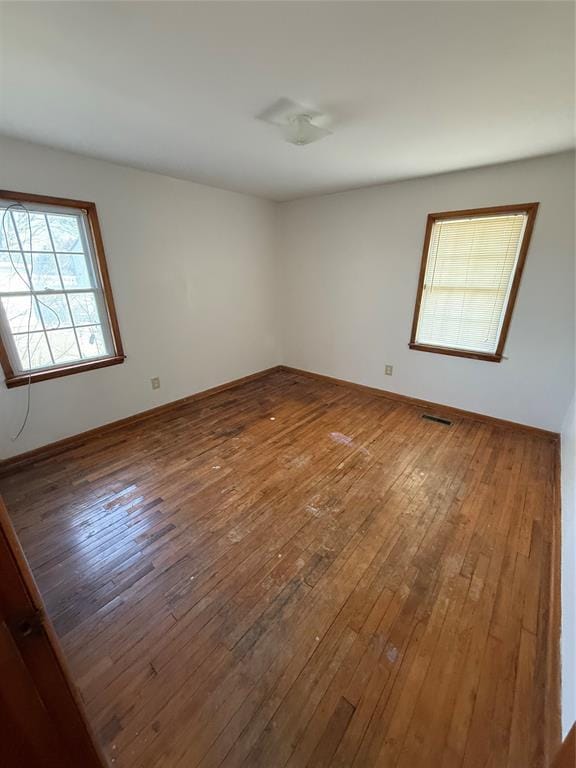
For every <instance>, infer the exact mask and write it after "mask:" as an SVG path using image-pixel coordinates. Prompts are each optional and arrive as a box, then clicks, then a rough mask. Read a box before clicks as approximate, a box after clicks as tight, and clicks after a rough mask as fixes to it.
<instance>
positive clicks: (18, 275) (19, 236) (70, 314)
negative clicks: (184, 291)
mask: <svg viewBox="0 0 576 768" xmlns="http://www.w3.org/2000/svg"><path fill="white" fill-rule="evenodd" d="M9 194H10V193H7V194H6V196H3V197H2V198H1V199H0V331H1V336H2V341H3V346H4V349H3V355H2V357H3V360H2V362H3V365H4V368H5V372H6V377H7V383H8V385H9V386H10V381H11V380H16V379H18V377H29V376H30V375H32V377H33V378H34V380H36V379H40V378H47V377H49V376H54V375H58V371H61V370H62V371H64V370H65V371H66V372H72V371H73V370H74V369H75V368H76V369H77V370H86V369H88V368H89V367H99V366H101V365H103V364H106V363H107V362H108V361H115V362H121V360H122V359H123V355H122V353H121V346H120V342H119V337H117V332H116V337H115V334H114V328H113V327H112V324H111V320H112V318H115V316H114V315H113V314H112V313H113V306H111V305H112V299H111V293H110V290H109V285H106V284H105V281H104V280H103V277H105V278H106V276H105V275H103V274H102V266H104V270H105V264H104V263H103V258H104V257H103V253H98V252H97V250H96V249H97V245H98V244H97V243H95V241H94V225H96V226H97V219H96V211H95V207H94V206H93V204H90V203H88V204H80V203H76V201H62V202H67V203H70V204H71V205H69V206H66V205H62V206H61V205H54V204H50V203H43V202H41V200H42V198H34V197H32V198H31V199H30V200H28V199H26V197H25V196H23V195H17V196H16V198H15V199H12V198H11V197H9ZM83 206H89V207H83ZM7 368H8V370H6V369H7ZM18 383H22V382H18Z"/></svg>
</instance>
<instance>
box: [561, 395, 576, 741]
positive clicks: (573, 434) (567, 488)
mask: <svg viewBox="0 0 576 768" xmlns="http://www.w3.org/2000/svg"><path fill="white" fill-rule="evenodd" d="M561 466H562V555H561V563H562V576H561V583H562V635H561V655H562V732H563V735H564V736H565V735H566V733H567V732H568V731H569V730H570V728H571V726H572V723H573V722H574V721H575V720H576V396H575V397H574V399H573V400H572V405H571V406H570V408H569V410H568V413H567V414H566V419H565V421H564V425H563V428H562V457H561Z"/></svg>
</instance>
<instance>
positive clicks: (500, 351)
mask: <svg viewBox="0 0 576 768" xmlns="http://www.w3.org/2000/svg"><path fill="white" fill-rule="evenodd" d="M538 206H539V203H518V204H514V205H498V206H492V207H489V208H468V209H464V210H461V211H442V212H440V213H429V214H428V219H427V221H426V231H425V235H424V247H423V250H422V260H421V263H420V275H419V278H418V289H417V292H416V303H415V305H414V317H413V320H412V332H411V335H410V342H409V344H408V346H409V347H410V349H415V350H417V351H420V352H435V353H436V354H439V355H452V356H453V357H467V358H472V359H474V360H487V361H489V362H492V363H499V362H501V361H502V359H503V357H504V347H505V346H506V339H507V336H508V330H509V328H510V323H511V321H512V313H513V311H514V305H515V303H516V297H517V295H518V289H519V288H520V280H521V278H522V272H523V270H524V264H525V262H526V255H527V253H528V248H529V246H530V239H531V237H532V230H533V229H534V222H535V219H536V212H537V211H538ZM507 213H512V214H514V213H525V214H526V226H525V228H524V234H523V237H522V242H521V244H520V250H519V252H518V261H517V263H516V267H515V269H514V277H513V278H512V285H511V287H510V293H509V296H508V303H507V305H506V309H505V312H504V318H503V320H502V326H501V328H500V335H499V337H498V344H497V347H496V351H495V352H475V351H474V350H467V349H459V348H458V347H442V346H435V345H432V344H420V343H418V342H417V341H416V334H417V331H418V320H419V318H420V309H421V306H422V294H423V291H424V278H425V276H426V265H427V263H428V255H429V249H430V238H431V236H432V228H433V226H434V224H435V223H436V222H437V221H443V220H446V219H459V218H461V219H466V218H473V217H476V216H477V217H479V218H480V217H483V216H490V215H499V214H507Z"/></svg>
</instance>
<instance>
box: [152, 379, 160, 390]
mask: <svg viewBox="0 0 576 768" xmlns="http://www.w3.org/2000/svg"><path fill="white" fill-rule="evenodd" d="M150 384H152V389H160V379H159V378H158V376H154V378H153V379H150Z"/></svg>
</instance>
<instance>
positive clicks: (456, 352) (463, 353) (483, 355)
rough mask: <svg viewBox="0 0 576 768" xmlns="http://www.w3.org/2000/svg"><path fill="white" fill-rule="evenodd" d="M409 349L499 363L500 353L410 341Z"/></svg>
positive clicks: (500, 359)
mask: <svg viewBox="0 0 576 768" xmlns="http://www.w3.org/2000/svg"><path fill="white" fill-rule="evenodd" d="M408 346H409V347H410V349H416V350H418V351H420V352H435V353H436V354H437V355H452V357H468V358H472V359H473V360H486V361H488V362H490V363H500V362H501V361H502V355H499V354H496V353H488V352H471V351H468V350H466V349H453V348H451V347H432V346H428V345H427V344H416V343H415V342H410V344H408Z"/></svg>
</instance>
